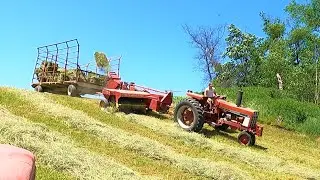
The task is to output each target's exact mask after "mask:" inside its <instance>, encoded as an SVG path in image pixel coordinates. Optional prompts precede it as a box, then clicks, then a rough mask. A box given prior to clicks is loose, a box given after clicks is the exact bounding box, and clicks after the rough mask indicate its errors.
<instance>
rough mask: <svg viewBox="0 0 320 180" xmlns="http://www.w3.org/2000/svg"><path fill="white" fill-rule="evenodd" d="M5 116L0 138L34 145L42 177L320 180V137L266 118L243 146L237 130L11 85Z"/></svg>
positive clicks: (4, 99)
mask: <svg viewBox="0 0 320 180" xmlns="http://www.w3.org/2000/svg"><path fill="white" fill-rule="evenodd" d="M264 118H266V117H264ZM0 119H1V123H0V142H1V143H8V144H13V145H16V146H19V147H23V148H26V149H28V150H30V151H32V152H34V153H35V155H36V157H37V161H36V162H37V167H38V169H37V170H38V171H37V175H36V176H37V179H308V178H310V179H320V162H319V159H320V148H319V147H320V145H319V144H320V142H319V141H317V139H316V138H315V137H314V136H307V135H303V134H299V133H295V132H292V131H287V130H284V129H280V128H276V127H273V126H271V125H267V124H265V125H264V126H265V127H264V134H263V136H262V137H258V138H257V143H256V145H255V146H253V147H243V146H240V145H239V144H238V143H237V139H236V138H237V135H238V132H236V131H231V130H228V131H227V132H218V131H215V130H214V129H213V128H211V127H208V126H205V127H204V129H203V131H202V132H201V133H188V132H185V131H183V130H181V129H180V128H179V127H177V125H176V124H175V123H174V122H173V120H172V119H168V118H166V117H163V116H160V115H157V114H150V115H149V116H145V115H137V114H129V115H126V114H123V113H106V112H104V111H101V110H100V109H99V108H98V101H96V100H90V99H83V98H72V97H67V96H62V95H53V94H46V93H36V92H33V91H25V90H19V89H13V88H0ZM264 122H267V121H266V120H264Z"/></svg>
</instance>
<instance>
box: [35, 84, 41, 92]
mask: <svg viewBox="0 0 320 180" xmlns="http://www.w3.org/2000/svg"><path fill="white" fill-rule="evenodd" d="M34 90H35V91H37V92H43V89H42V86H40V85H37V86H36V87H35V88H34Z"/></svg>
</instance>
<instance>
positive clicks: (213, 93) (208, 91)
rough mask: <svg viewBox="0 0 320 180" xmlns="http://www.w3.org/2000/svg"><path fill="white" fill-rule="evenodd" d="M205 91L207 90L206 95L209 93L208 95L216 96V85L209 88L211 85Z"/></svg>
mask: <svg viewBox="0 0 320 180" xmlns="http://www.w3.org/2000/svg"><path fill="white" fill-rule="evenodd" d="M205 92H206V93H205V95H207V97H214V96H215V89H214V87H212V89H209V87H207V88H206V90H205Z"/></svg>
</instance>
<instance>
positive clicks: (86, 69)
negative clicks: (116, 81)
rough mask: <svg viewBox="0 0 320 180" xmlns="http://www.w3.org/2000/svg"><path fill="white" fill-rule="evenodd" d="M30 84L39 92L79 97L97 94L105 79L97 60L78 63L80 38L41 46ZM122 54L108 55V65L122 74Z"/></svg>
mask: <svg viewBox="0 0 320 180" xmlns="http://www.w3.org/2000/svg"><path fill="white" fill-rule="evenodd" d="M37 50H38V56H37V60H36V64H35V67H34V73H33V77H32V84H31V86H32V87H33V88H34V89H35V91H38V92H50V93H54V94H68V95H69V96H77V97H79V96H80V95H84V94H95V93H96V92H97V91H101V90H102V88H103V86H104V85H105V82H106V73H99V68H97V66H96V64H95V62H94V63H92V62H89V63H87V64H85V65H80V64H79V42H78V40H77V39H73V40H69V41H65V42H60V43H55V44H51V45H46V46H42V47H38V48H37ZM120 59H121V57H116V58H109V59H108V60H109V64H110V65H109V68H110V70H111V69H113V70H115V71H117V72H118V73H119V66H120Z"/></svg>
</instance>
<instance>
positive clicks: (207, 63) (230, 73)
mask: <svg viewBox="0 0 320 180" xmlns="http://www.w3.org/2000/svg"><path fill="white" fill-rule="evenodd" d="M284 11H285V12H286V13H287V14H288V19H280V18H277V17H275V18H274V17H271V16H268V15H266V14H265V13H263V12H261V13H260V14H259V16H260V17H261V20H262V22H263V27H262V30H263V32H264V33H265V37H264V38H259V37H257V36H256V35H255V34H251V33H247V32H243V31H241V29H239V28H238V27H237V26H236V25H234V24H230V25H227V26H218V27H209V28H208V27H199V28H198V29H192V28H190V27H189V26H187V25H185V26H184V30H185V31H186V33H187V34H189V35H190V37H191V42H192V44H193V45H194V47H195V48H197V49H198V50H199V52H198V56H197V60H198V62H199V63H200V65H201V67H202V69H201V70H202V72H204V75H205V76H204V80H205V81H210V82H214V84H215V85H216V86H220V87H225V88H228V87H248V86H262V87H268V88H269V87H274V88H280V89H283V90H285V91H286V92H289V93H290V94H292V96H293V97H294V98H296V99H298V100H301V101H309V102H315V103H318V101H319V87H318V86H319V66H318V61H319V57H320V36H319V35H320V0H310V1H308V2H307V3H304V4H299V3H297V2H296V1H294V0H292V1H291V2H290V3H289V4H288V5H287V6H286V7H285V8H284ZM224 33H227V35H226V38H225V39H223V35H224ZM222 43H225V44H226V48H225V49H224V50H223V51H222V50H221V44H222ZM222 60H227V62H226V63H222ZM279 83H280V84H279ZM279 85H280V87H279Z"/></svg>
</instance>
